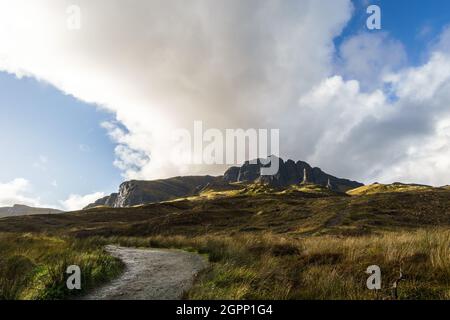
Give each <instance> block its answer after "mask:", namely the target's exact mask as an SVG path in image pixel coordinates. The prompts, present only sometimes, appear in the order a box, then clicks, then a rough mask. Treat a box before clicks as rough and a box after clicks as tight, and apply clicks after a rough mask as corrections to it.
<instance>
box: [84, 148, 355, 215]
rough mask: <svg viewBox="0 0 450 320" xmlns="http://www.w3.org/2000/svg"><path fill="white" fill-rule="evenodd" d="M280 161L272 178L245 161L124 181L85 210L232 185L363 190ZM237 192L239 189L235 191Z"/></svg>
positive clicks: (305, 165) (303, 164)
mask: <svg viewBox="0 0 450 320" xmlns="http://www.w3.org/2000/svg"><path fill="white" fill-rule="evenodd" d="M272 159H276V160H278V161H279V172H278V173H277V174H276V175H273V176H263V175H261V169H262V168H263V167H264V166H263V164H262V162H261V161H260V160H258V161H257V162H256V164H251V163H250V162H246V163H245V164H244V165H242V166H241V167H232V168H230V169H228V170H227V171H226V172H225V174H224V175H223V176H220V177H212V176H190V177H176V178H170V179H162V180H155V181H138V180H133V181H127V182H124V183H122V184H121V185H120V187H119V192H118V193H112V194H111V195H109V196H107V197H104V198H102V199H99V200H97V201H96V202H94V203H92V204H90V205H88V206H87V207H86V208H85V209H90V208H95V207H102V206H106V207H112V208H122V207H132V206H136V205H142V204H148V203H154V202H161V201H168V200H173V199H177V198H183V197H191V196H196V195H199V194H200V193H201V192H202V191H204V190H205V189H208V190H227V189H236V188H235V185H236V184H239V185H246V184H249V185H253V184H263V185H268V186H270V187H271V188H278V189H288V188H289V187H290V186H295V185H299V184H302V183H303V184H308V183H310V184H316V185H319V186H323V187H326V188H328V189H329V190H331V191H335V192H343V193H344V192H346V191H348V190H350V189H354V188H358V187H362V186H363V184H362V183H359V182H356V181H351V180H347V179H340V178H337V177H334V176H332V175H330V174H327V173H325V172H323V171H322V170H321V169H320V168H313V167H311V166H310V165H309V164H308V163H306V162H303V161H298V162H294V161H292V160H288V161H286V162H285V161H284V160H283V159H279V158H275V157H274V158H272ZM238 189H239V188H238Z"/></svg>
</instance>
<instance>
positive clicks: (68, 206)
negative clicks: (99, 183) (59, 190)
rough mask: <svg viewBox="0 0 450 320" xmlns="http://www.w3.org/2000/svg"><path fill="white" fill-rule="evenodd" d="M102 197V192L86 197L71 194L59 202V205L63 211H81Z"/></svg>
mask: <svg viewBox="0 0 450 320" xmlns="http://www.w3.org/2000/svg"><path fill="white" fill-rule="evenodd" d="M104 196H105V194H104V193H103V192H95V193H92V194H87V195H78V194H71V195H70V196H69V197H68V198H67V199H66V200H61V201H60V204H61V205H62V207H63V208H64V210H67V211H76V210H81V209H83V208H84V207H86V206H87V205H88V204H91V203H93V202H95V201H96V200H98V199H100V198H103V197H104Z"/></svg>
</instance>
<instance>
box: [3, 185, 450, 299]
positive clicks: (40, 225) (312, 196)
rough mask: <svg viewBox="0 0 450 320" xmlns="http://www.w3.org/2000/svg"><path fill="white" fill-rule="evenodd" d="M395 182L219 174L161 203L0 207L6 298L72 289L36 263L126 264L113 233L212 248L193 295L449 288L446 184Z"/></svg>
mask: <svg viewBox="0 0 450 320" xmlns="http://www.w3.org/2000/svg"><path fill="white" fill-rule="evenodd" d="M397 188H398V186H395V185H386V186H384V187H383V188H381V189H379V188H378V187H375V188H374V189H372V190H371V191H370V192H366V191H367V190H365V189H364V190H359V191H358V192H349V193H350V194H354V195H349V194H345V193H341V192H336V191H333V190H330V189H329V188H326V187H324V186H320V185H315V184H302V185H294V186H290V187H288V188H285V189H279V188H273V187H270V186H268V185H264V184H258V183H257V184H240V183H232V184H222V183H220V184H218V185H217V184H216V185H212V184H210V185H209V186H207V187H205V188H204V189H203V190H201V191H200V192H199V194H198V195H193V196H190V197H187V198H182V199H176V200H171V201H166V202H161V203H152V204H147V205H141V206H135V207H125V208H110V207H96V208H92V209H88V210H82V211H78V212H71V213H66V214H61V215H37V216H22V217H11V218H4V219H0V240H1V241H0V251H1V252H2V255H1V257H0V271H2V272H1V274H0V298H1V297H13V298H23V297H31V298H33V297H37V298H57V299H60V298H64V297H68V296H70V295H72V294H74V293H73V292H70V291H67V290H66V289H64V288H65V287H64V279H62V278H61V277H57V276H56V277H55V278H52V277H50V275H54V274H55V272H54V271H52V272H50V271H49V273H43V274H39V275H36V274H35V273H34V272H35V271H34V270H65V269H64V268H65V263H68V262H67V261H72V260H73V259H74V258H73V254H75V255H76V257H75V259H76V261H79V262H78V263H79V264H80V265H82V266H83V265H85V266H88V265H89V264H90V263H91V262H90V260H89V261H87V260H86V259H87V258H86V257H92V255H93V257H95V263H96V264H97V267H98V268H99V269H100V270H103V272H105V274H106V275H107V276H105V277H104V278H99V276H98V273H97V272H94V269H92V268H89V267H86V268H87V269H86V270H87V271H86V272H87V274H86V276H87V277H88V279H90V280H89V281H90V282H89V283H90V285H91V286H94V285H95V284H96V283H99V282H101V281H106V280H107V279H110V278H113V277H115V276H117V272H118V270H120V264H118V261H111V260H108V257H107V256H106V253H105V252H104V251H103V249H102V248H103V247H104V246H105V245H107V244H117V245H120V246H125V247H142V248H144V247H152V248H177V249H184V250H188V251H196V252H199V253H203V254H207V255H208V257H209V261H210V263H211V266H210V268H209V269H208V270H207V271H205V272H204V273H202V274H201V275H200V277H199V278H198V280H197V281H196V283H195V285H194V287H193V288H192V289H191V290H190V291H189V292H187V293H186V298H188V299H393V298H394V299H397V298H399V299H450V291H449V288H450V283H449V279H450V274H449V271H448V270H450V254H449V247H448V243H449V241H450V231H449V230H450V189H448V188H431V187H428V188H416V187H415V186H412V185H411V186H409V187H407V186H402V188H401V192H398V190H397ZM361 191H364V192H361ZM22 245H27V246H29V247H31V248H30V249H27V251H26V252H25V253H23V252H22V251H20V247H21V246H22ZM73 250H75V252H74V251H73ZM55 252H57V253H58V256H59V257H61V259H63V260H58V259H59V258H57V259H55V255H54V253H55ZM19 253H20V260H17V259H18V258H17V257H18V254H19ZM68 258H70V259H69V260H68ZM89 259H91V258H89ZM109 259H110V258H109ZM373 264H376V265H379V266H380V267H381V268H382V272H383V287H382V290H380V291H379V292H373V291H370V290H367V287H366V285H365V283H366V280H367V274H366V273H365V270H366V268H367V267H368V266H370V265H373ZM400 269H401V270H402V273H403V274H404V277H405V278H404V280H403V281H402V282H401V284H400V286H399V289H398V292H397V294H396V295H395V296H393V294H392V290H391V286H392V283H393V281H394V280H395V279H397V277H398V274H399V270H400ZM20 270H21V271H20ZM108 270H111V272H109V271H108ZM57 274H58V273H56V275H57ZM10 279H14V281H13V282H12V284H11V281H10ZM36 281H37V282H36ZM36 283H40V285H39V286H36ZM2 284H3V285H2ZM9 284H11V285H12V286H10V285H9ZM5 285H7V286H6V287H5ZM55 287H57V288H60V289H59V290H57V291H55V290H54V288H55ZM36 288H37V289H39V290H36Z"/></svg>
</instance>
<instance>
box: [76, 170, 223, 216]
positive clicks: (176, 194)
mask: <svg viewBox="0 0 450 320" xmlns="http://www.w3.org/2000/svg"><path fill="white" fill-rule="evenodd" d="M217 180H221V177H211V176H192V177H176V178H170V179H162V180H155V181H139V180H132V181H127V182H124V183H122V184H121V185H120V187H119V192H118V193H113V194H111V195H110V196H107V197H104V198H102V199H99V200H97V201H96V202H94V203H92V204H90V205H89V206H87V207H86V208H85V209H89V208H94V207H98V206H108V207H113V208H121V207H131V206H135V205H140V204H144V203H152V202H161V201H167V200H172V199H176V198H180V197H188V196H192V195H195V194H197V193H198V192H199V191H200V190H202V189H203V188H205V187H206V186H207V185H209V184H211V183H214V182H216V181H217Z"/></svg>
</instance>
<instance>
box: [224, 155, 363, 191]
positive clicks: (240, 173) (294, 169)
mask: <svg viewBox="0 0 450 320" xmlns="http://www.w3.org/2000/svg"><path fill="white" fill-rule="evenodd" d="M273 159H275V161H276V159H278V161H279V170H278V173H277V174H276V175H272V176H263V175H261V169H262V168H263V167H266V166H267V165H263V164H262V163H261V161H260V160H257V162H256V163H255V164H251V163H250V162H249V161H247V162H246V163H245V164H244V165H243V166H241V167H231V168H230V169H228V170H227V171H226V172H225V174H224V177H223V179H224V180H225V181H226V182H229V183H235V182H240V183H263V184H269V185H271V186H273V187H281V188H285V187H288V186H291V185H295V184H299V183H311V184H317V185H321V186H325V187H328V188H329V189H331V190H334V191H339V192H346V191H348V190H351V189H354V188H358V187H362V186H363V184H362V183H359V182H356V181H351V180H347V179H340V178H336V177H334V176H332V175H329V174H327V173H325V172H323V171H322V170H321V169H320V168H312V167H311V166H310V165H309V164H308V163H306V162H304V161H297V162H294V161H293V160H288V161H286V162H285V161H283V159H279V158H275V157H274V158H273Z"/></svg>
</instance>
